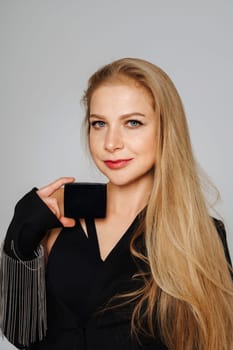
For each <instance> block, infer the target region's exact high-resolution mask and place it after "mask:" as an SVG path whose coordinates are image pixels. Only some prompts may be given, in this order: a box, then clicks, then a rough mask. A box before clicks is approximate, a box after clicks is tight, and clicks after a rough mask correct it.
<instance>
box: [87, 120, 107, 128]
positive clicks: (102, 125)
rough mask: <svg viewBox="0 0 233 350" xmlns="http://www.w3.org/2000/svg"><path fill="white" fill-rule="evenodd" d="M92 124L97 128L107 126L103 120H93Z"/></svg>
mask: <svg viewBox="0 0 233 350" xmlns="http://www.w3.org/2000/svg"><path fill="white" fill-rule="evenodd" d="M90 124H91V126H92V127H93V128H96V129H100V128H103V127H104V126H105V122H103V121H102V120H95V121H93V122H91V123H90Z"/></svg>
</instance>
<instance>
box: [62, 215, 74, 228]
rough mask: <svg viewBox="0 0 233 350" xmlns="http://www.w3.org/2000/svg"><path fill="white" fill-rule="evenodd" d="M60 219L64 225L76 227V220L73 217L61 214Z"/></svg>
mask: <svg viewBox="0 0 233 350" xmlns="http://www.w3.org/2000/svg"><path fill="white" fill-rule="evenodd" d="M59 220H60V221H61V223H62V225H63V226H64V227H74V226H75V220H74V219H71V218H66V217H65V216H61V217H60V218H59Z"/></svg>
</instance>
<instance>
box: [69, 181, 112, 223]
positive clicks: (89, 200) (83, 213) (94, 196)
mask: <svg viewBox="0 0 233 350" xmlns="http://www.w3.org/2000/svg"><path fill="white" fill-rule="evenodd" d="M106 200H107V186H106V184H103V183H87V182H83V183H82V182H81V183H80V182H75V183H70V184H66V185H65V186H64V208H65V216H66V217H70V218H74V219H77V218H104V217H105V215H106Z"/></svg>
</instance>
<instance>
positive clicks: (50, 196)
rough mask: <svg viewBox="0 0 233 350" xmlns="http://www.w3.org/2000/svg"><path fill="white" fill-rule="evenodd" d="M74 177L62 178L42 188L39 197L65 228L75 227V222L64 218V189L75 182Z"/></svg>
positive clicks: (38, 192) (38, 193)
mask: <svg viewBox="0 0 233 350" xmlns="http://www.w3.org/2000/svg"><path fill="white" fill-rule="evenodd" d="M74 181H75V179H74V178H73V177H61V178H60V179H58V180H56V181H54V182H52V183H51V184H49V185H47V186H44V187H42V188H40V189H39V190H38V191H37V195H38V196H39V197H40V199H41V200H42V201H43V202H44V203H45V204H46V205H47V206H48V207H49V209H50V210H51V211H52V212H53V213H54V215H56V217H57V218H58V220H59V221H60V222H61V223H62V225H63V226H64V227H73V226H74V225H75V220H74V219H71V218H67V217H65V216H64V188H63V186H64V185H65V184H68V183H71V182H74Z"/></svg>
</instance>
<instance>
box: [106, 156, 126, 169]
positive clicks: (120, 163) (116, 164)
mask: <svg viewBox="0 0 233 350" xmlns="http://www.w3.org/2000/svg"><path fill="white" fill-rule="evenodd" d="M131 160H132V158H130V159H117V160H105V161H104V163H105V164H106V165H107V167H108V168H110V169H121V168H124V167H125V166H126V165H127V164H128V163H129V162H130V161H131Z"/></svg>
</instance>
